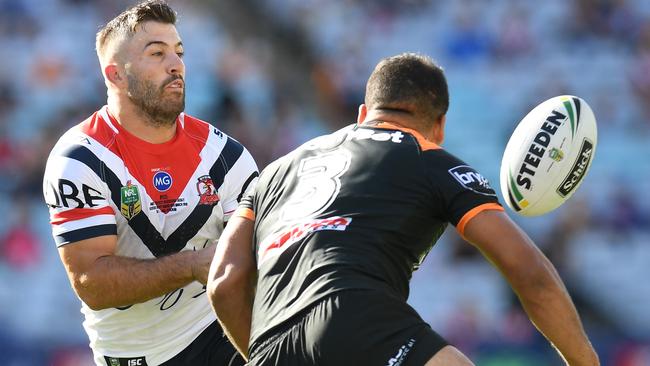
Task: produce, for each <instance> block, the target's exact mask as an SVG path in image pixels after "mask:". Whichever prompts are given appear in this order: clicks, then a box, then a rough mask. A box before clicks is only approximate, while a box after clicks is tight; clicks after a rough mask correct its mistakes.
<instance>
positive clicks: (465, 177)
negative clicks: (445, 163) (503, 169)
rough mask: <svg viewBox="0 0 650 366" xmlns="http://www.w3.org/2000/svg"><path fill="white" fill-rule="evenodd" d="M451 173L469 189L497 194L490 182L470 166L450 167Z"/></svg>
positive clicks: (490, 194) (481, 192)
mask: <svg viewBox="0 0 650 366" xmlns="http://www.w3.org/2000/svg"><path fill="white" fill-rule="evenodd" d="M449 174H451V176H452V177H454V178H455V179H456V180H457V181H458V182H459V183H460V184H461V185H462V186H463V187H465V188H467V189H469V190H472V191H474V192H476V193H480V194H484V195H487V196H494V195H496V193H495V192H494V190H493V189H492V187H490V182H488V180H487V179H485V177H484V176H482V175H481V174H479V173H478V172H477V171H476V170H474V169H472V168H471V167H470V166H467V165H459V166H457V167H454V168H451V169H449Z"/></svg>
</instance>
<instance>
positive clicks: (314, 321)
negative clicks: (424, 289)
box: [247, 290, 448, 366]
mask: <svg viewBox="0 0 650 366" xmlns="http://www.w3.org/2000/svg"><path fill="white" fill-rule="evenodd" d="M261 338H262V339H258V340H255V341H254V342H253V344H251V347H250V356H251V357H250V361H249V363H248V364H247V365H250V366H276V365H282V366H309V365H314V366H316V365H318V366H328V365H331V366H346V365H377V366H411V365H412V366H416V365H417V366H422V365H424V364H425V363H426V362H427V361H428V360H429V359H430V358H431V357H433V355H434V354H436V352H438V351H439V350H440V349H442V348H443V347H444V346H446V345H447V344H448V343H447V342H446V341H445V340H444V339H443V338H442V337H441V336H439V335H438V334H437V333H436V332H434V331H433V330H432V329H431V327H430V326H429V325H428V324H427V323H425V322H424V321H423V320H422V318H421V317H420V316H419V315H418V314H417V312H416V311H415V310H414V309H413V308H412V307H410V306H409V305H408V304H407V303H405V302H404V301H403V300H401V299H397V298H394V297H391V296H389V295H386V294H385V293H383V292H379V291H372V290H348V291H342V292H338V293H336V294H333V295H331V296H329V297H326V298H324V299H323V300H321V301H319V302H317V303H316V304H314V305H313V306H311V307H310V308H308V309H306V310H305V311H304V312H302V313H301V314H299V315H297V316H295V317H293V318H291V319H290V320H289V321H287V322H285V323H284V324H282V325H280V326H279V327H277V328H275V329H273V330H271V331H270V332H269V333H267V334H266V335H263V336H262V337H261Z"/></svg>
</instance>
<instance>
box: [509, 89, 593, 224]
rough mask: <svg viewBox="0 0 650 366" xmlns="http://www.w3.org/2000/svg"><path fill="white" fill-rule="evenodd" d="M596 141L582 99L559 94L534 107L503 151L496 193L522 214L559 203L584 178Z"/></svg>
mask: <svg viewBox="0 0 650 366" xmlns="http://www.w3.org/2000/svg"><path fill="white" fill-rule="evenodd" d="M596 143H597V129H596V118H595V117H594V112H593V111H592V110H591V107H589V105H588V104H587V102H585V101H584V100H583V99H582V98H579V97H576V96H573V95H561V96H557V97H554V98H551V99H549V100H547V101H545V102H543V103H541V104H540V105H538V106H537V107H535V108H534V109H533V110H532V111H530V113H528V114H527V115H526V116H525V117H524V118H523V119H522V120H521V122H519V125H517V128H516V129H515V131H514V132H513V133H512V136H511V137H510V140H509V141H508V145H507V146H506V150H505V152H504V153H503V159H502V161H501V176H500V178H501V193H502V194H503V198H504V200H505V202H506V204H507V205H508V207H510V208H511V209H512V210H513V211H515V212H516V213H518V214H520V215H523V216H538V215H542V214H545V213H547V212H549V211H552V210H554V209H556V208H558V207H559V206H560V205H562V204H563V203H564V202H566V200H568V199H569V198H570V197H571V196H572V195H573V194H574V193H575V191H576V190H577V189H578V187H579V186H580V184H581V183H582V181H583V180H584V178H585V175H586V174H587V171H588V170H589V167H590V166H591V162H592V161H593V159H594V153H595V151H596Z"/></svg>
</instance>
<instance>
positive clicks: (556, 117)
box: [516, 110, 567, 190]
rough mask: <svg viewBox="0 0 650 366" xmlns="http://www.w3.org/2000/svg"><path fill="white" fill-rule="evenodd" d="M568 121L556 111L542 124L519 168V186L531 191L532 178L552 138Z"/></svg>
mask: <svg viewBox="0 0 650 366" xmlns="http://www.w3.org/2000/svg"><path fill="white" fill-rule="evenodd" d="M566 119H567V116H565V115H564V114H562V113H561V112H558V111H555V110H554V111H553V113H552V114H551V115H550V116H548V117H546V121H544V123H542V126H541V127H540V129H539V132H537V135H536V136H535V138H534V139H533V142H532V143H531V144H530V147H529V148H528V153H527V154H526V156H525V157H524V162H523V163H521V166H520V167H519V173H518V174H517V179H516V182H517V185H518V186H520V187H523V188H525V189H527V190H530V186H531V184H532V183H533V181H532V180H531V177H534V176H535V171H536V170H537V167H539V163H540V162H541V161H542V157H544V153H545V152H546V149H547V148H548V144H549V143H550V142H551V137H552V136H553V135H555V133H556V132H557V129H558V127H559V126H561V125H562V123H563V122H564V121H566Z"/></svg>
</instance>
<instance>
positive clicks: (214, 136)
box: [181, 113, 245, 151]
mask: <svg viewBox="0 0 650 366" xmlns="http://www.w3.org/2000/svg"><path fill="white" fill-rule="evenodd" d="M181 123H182V126H183V129H184V131H185V132H186V133H187V134H188V135H189V136H190V137H192V138H194V139H199V140H201V141H202V142H203V143H205V144H206V145H207V146H208V147H210V148H212V149H216V150H219V151H220V150H222V149H233V150H245V147H244V145H242V144H241V143H240V142H239V141H237V139H235V138H234V137H232V136H230V135H228V134H227V133H225V132H223V131H222V130H220V129H219V128H218V127H216V126H215V125H213V124H211V123H210V122H207V121H204V120H202V119H200V118H196V117H194V116H191V115H189V114H186V113H183V114H182V115H181Z"/></svg>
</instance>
